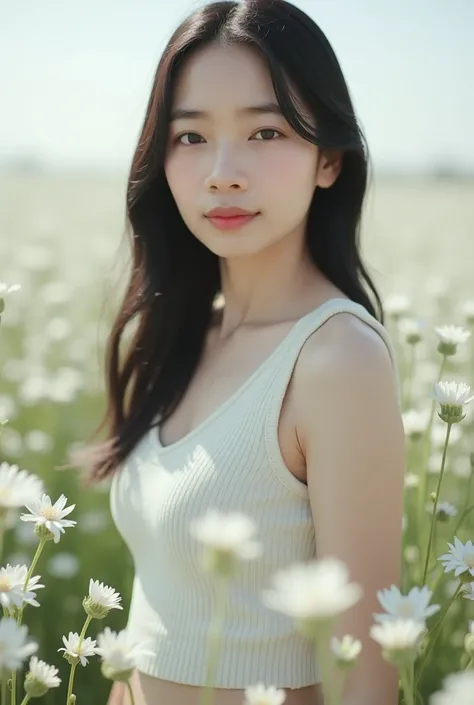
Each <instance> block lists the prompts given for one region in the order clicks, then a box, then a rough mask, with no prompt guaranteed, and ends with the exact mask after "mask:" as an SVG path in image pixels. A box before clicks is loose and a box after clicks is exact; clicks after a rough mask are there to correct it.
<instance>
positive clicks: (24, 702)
mask: <svg viewBox="0 0 474 705" xmlns="http://www.w3.org/2000/svg"><path fill="white" fill-rule="evenodd" d="M30 698H31V696H30V695H28V693H27V694H26V695H25V697H24V698H23V700H22V701H21V705H26V703H27V702H28V701H29V700H30Z"/></svg>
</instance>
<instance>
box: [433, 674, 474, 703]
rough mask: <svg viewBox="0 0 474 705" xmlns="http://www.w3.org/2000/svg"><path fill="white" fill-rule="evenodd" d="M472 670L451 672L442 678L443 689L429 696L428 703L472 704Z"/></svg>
mask: <svg viewBox="0 0 474 705" xmlns="http://www.w3.org/2000/svg"><path fill="white" fill-rule="evenodd" d="M473 693H474V671H461V672H460V673H451V674H450V675H449V676H447V677H446V678H445V679H444V680H443V690H442V691H438V692H437V693H434V695H432V696H431V697H430V702H429V705H454V703H455V705H472V703H473V695H472V694H473Z"/></svg>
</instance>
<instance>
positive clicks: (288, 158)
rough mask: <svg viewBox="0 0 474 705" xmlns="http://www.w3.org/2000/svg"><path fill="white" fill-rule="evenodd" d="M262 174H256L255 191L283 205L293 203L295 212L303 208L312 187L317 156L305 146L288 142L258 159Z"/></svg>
mask: <svg viewBox="0 0 474 705" xmlns="http://www.w3.org/2000/svg"><path fill="white" fill-rule="evenodd" d="M261 167H262V168H264V170H265V173H263V172H260V173H259V179H258V181H259V187H258V190H261V189H262V190H263V192H264V193H265V195H266V196H267V197H268V199H269V200H271V201H273V202H274V203H275V202H278V203H280V204H281V206H282V207H283V208H285V207H288V204H289V203H292V204H293V207H295V208H296V209H297V210H298V211H299V210H301V208H303V209H304V208H306V207H307V205H308V200H310V199H311V198H312V195H313V193H314V189H315V187H316V172H317V155H316V153H315V152H314V151H312V150H310V149H308V148H307V147H303V148H302V147H299V146H298V145H296V146H295V145H294V144H291V145H289V146H288V147H287V146H285V147H284V148H283V147H282V148H280V149H279V150H275V151H274V152H273V153H272V154H268V155H267V159H265V160H262V163H261Z"/></svg>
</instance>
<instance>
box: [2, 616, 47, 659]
mask: <svg viewBox="0 0 474 705" xmlns="http://www.w3.org/2000/svg"><path fill="white" fill-rule="evenodd" d="M27 636H28V628H27V627H26V626H25V625H24V624H22V625H20V626H18V624H17V623H16V620H15V619H12V618H11V617H4V618H3V619H2V620H0V671H2V670H5V671H17V670H18V669H19V668H21V667H22V665H23V662H24V661H25V660H26V659H27V658H28V657H29V656H31V654H34V652H35V651H37V649H38V644H37V643H36V642H34V641H28V640H27Z"/></svg>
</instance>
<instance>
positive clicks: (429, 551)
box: [421, 423, 452, 586]
mask: <svg viewBox="0 0 474 705" xmlns="http://www.w3.org/2000/svg"><path fill="white" fill-rule="evenodd" d="M451 427H452V423H448V429H447V431H446V440H445V442H444V449H443V459H442V461H441V472H440V473H439V478H438V486H437V488H436V497H435V503H434V507H433V515H432V517H431V526H430V537H429V539H428V548H427V549H426V559H425V569H424V571H423V578H422V579H421V586H423V585H424V584H425V582H426V574H427V572H428V563H429V560H430V554H431V543H432V541H433V532H434V526H435V522H436V511H437V509H438V501H439V493H440V491H441V483H442V482H443V476H444V468H445V465H446V454H447V452H448V444H449V436H450V433H451Z"/></svg>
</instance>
